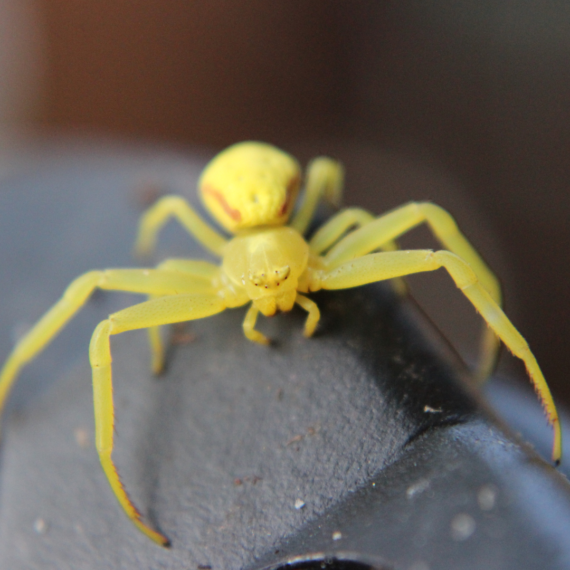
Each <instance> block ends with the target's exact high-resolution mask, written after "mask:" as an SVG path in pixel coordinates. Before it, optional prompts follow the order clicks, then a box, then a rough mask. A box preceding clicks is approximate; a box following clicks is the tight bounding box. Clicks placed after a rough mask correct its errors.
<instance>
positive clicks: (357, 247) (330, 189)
mask: <svg viewBox="0 0 570 570" xmlns="http://www.w3.org/2000/svg"><path fill="white" fill-rule="evenodd" d="M342 179H343V171H342V167H341V166H340V164H339V163H338V162H336V161H334V160H331V159H329V158H324V157H320V158H317V159H315V160H313V161H312V162H311V163H310V165H309V167H308V169H307V177H306V183H305V194H304V198H303V201H302V203H301V205H300V207H299V209H298V210H297V212H296V213H295V214H294V215H293V217H292V219H291V221H290V222H289V223H287V222H288V220H289V218H290V217H291V213H292V210H293V207H294V205H295V200H296V197H297V193H298V191H299V187H300V182H301V171H300V168H299V165H298V163H297V161H296V160H295V159H293V158H292V157H291V156H289V155H288V154H286V153H284V152H282V151H281V150H278V149H277V148H275V147H273V146H270V145H268V144H264V143H258V142H244V143H239V144H236V145H234V146H232V147H230V148H228V149H226V150H225V151H223V152H222V153H220V154H219V155H218V156H216V157H215V158H214V159H213V160H212V161H211V162H210V163H209V165H208V166H207V167H206V169H205V170H204V172H203V174H202V176H201V178H200V182H199V193H200V195H201V197H202V199H203V201H204V203H205V205H206V207H207V208H208V209H209V211H210V212H211V214H212V215H213V217H214V218H215V219H216V220H217V221H218V222H219V223H220V224H221V225H222V226H223V227H224V228H225V229H226V230H228V231H229V232H230V233H232V234H234V237H232V238H231V239H227V238H226V237H224V236H223V235H222V234H220V233H219V232H218V231H216V230H215V229H213V228H212V227H210V226H209V225H208V224H207V223H206V222H204V221H203V220H202V219H201V218H200V217H199V216H198V214H197V213H196V212H195V211H194V210H193V209H192V207H191V206H190V205H189V204H188V203H187V202H186V201H185V200H183V199H182V198H180V197H177V196H165V197H163V198H162V199H160V200H159V201H158V202H157V203H156V204H155V205H153V206H152V207H150V208H149V209H148V211H147V212H146V213H145V214H144V215H143V217H142V219H141V222H140V227H139V233H138V238H137V242H136V249H137V251H138V253H140V254H148V253H150V252H151V251H152V250H153V248H154V244H155V241H156V237H157V234H158V232H159V230H160V228H161V227H162V226H163V225H164V224H165V223H166V222H167V221H168V220H169V219H170V218H171V217H174V218H176V219H177V220H178V221H179V222H180V223H181V224H182V226H184V228H185V229H186V230H187V231H188V232H189V233H190V234H191V235H193V236H194V238H195V239H197V240H198V241H199V242H200V243H201V244H202V245H203V246H204V247H205V248H206V249H207V250H209V251H210V252H211V253H213V254H214V255H216V256H218V257H220V258H221V265H220V266H218V265H214V264H212V263H209V262H206V261H198V260H187V259H171V260H167V261H165V262H164V263H162V264H160V265H159V266H158V267H156V269H108V270H104V271H90V272H88V273H85V274H84V275H81V276H80V277H78V278H77V279H75V281H73V282H72V283H71V284H70V285H69V287H68V288H67V289H66V290H65V292H64V294H63V296H62V298H61V299H60V300H59V301H58V302H57V303H56V304H55V305H54V306H53V307H52V308H51V309H50V310H49V311H48V312H47V313H46V314H45V315H44V316H43V317H42V318H41V319H40V320H39V321H38V322H37V323H36V325H35V326H34V327H33V328H32V329H31V330H30V331H29V332H28V333H27V334H26V335H25V336H24V337H23V338H22V339H21V340H20V341H19V342H18V344H17V345H16V346H15V348H14V350H13V351H12V353H11V354H10V356H9V357H8V359H7V361H6V363H5V364H4V368H3V369H2V372H1V374H0V411H1V410H2V408H3V406H4V403H5V401H6V398H7V396H8V394H9V392H10V388H11V387H12V385H13V383H14V381H15V379H16V377H17V375H18V373H19V371H20V370H21V368H22V367H23V366H24V365H25V364H26V363H27V362H29V361H30V360H31V359H33V358H34V357H35V356H36V355H37V354H38V353H39V352H40V351H41V350H42V349H43V348H44V347H45V346H46V345H47V344H48V342H50V341H51V340H52V338H53V337H54V336H55V335H56V334H57V333H58V332H59V330H60V329H61V328H62V327H63V326H64V325H65V324H66V323H67V321H68V320H69V319H71V317H72V316H73V315H74V314H75V313H76V312H77V311H78V310H79V309H80V308H81V307H82V306H83V304H84V303H85V302H86V301H87V299H88V298H89V296H90V295H91V293H92V292H93V291H94V290H95V289H97V288H99V289H108V290H114V291H129V292H134V293H141V294H143V295H148V297H149V299H148V300H147V301H145V302H143V303H140V304H138V305H134V306H132V307H129V308H126V309H123V310H122V311H119V312H117V313H114V314H112V315H110V316H109V318H108V319H106V320H104V321H102V322H101V323H100V324H99V325H98V326H97V328H96V329H95V332H94V333H93V337H92V339H91V344H90V347H89V356H90V362H91V367H92V371H93V397H94V407H95V436H96V447H97V451H98V453H99V457H100V460H101V464H102V467H103V470H104V472H105V474H106V475H107V478H108V480H109V483H110V485H111V488H112V490H113V492H114V493H115V496H116V497H117V499H118V501H119V503H120V505H121V506H122V507H123V509H124V511H125V512H126V514H127V515H128V517H129V518H130V519H131V520H132V522H133V523H134V524H135V525H136V526H137V528H139V529H140V530H141V531H142V532H143V533H144V534H145V535H146V536H148V537H149V538H151V539H152V540H154V541H155V542H157V543H158V544H161V545H163V546H167V545H168V544H169V541H168V539H167V538H166V537H165V536H164V535H162V534H160V533H159V532H157V531H155V530H154V529H152V528H151V527H150V526H148V525H147V524H145V522H143V520H142V517H141V515H140V514H139V512H138V511H137V509H136V508H135V506H134V505H133V503H132V502H131V500H130V499H129V497H128V495H127V493H126V491H125V489H124V487H123V485H122V483H121V481H120V479H119V476H118V474H117V471H116V468H115V465H114V463H113V460H112V458H111V453H112V451H113V415H114V406H113V386H112V376H111V351H110V337H111V336H112V335H115V334H118V333H121V332H125V331H129V330H133V329H140V328H148V329H149V338H150V346H151V353H152V368H153V371H154V372H160V370H161V369H162V367H163V362H164V352H163V348H162V343H161V340H160V335H159V327H160V326H161V325H166V324H171V323H177V322H181V321H189V320H194V319H200V318H203V317H209V316H212V315H215V314H216V313H220V312H222V311H224V310H225V309H230V308H234V307H241V306H243V305H247V304H249V308H248V310H247V312H246V315H245V319H244V321H243V331H244V334H245V336H246V337H247V338H248V339H249V340H251V341H254V342H257V343H260V344H268V342H269V340H268V339H267V338H266V337H265V336H264V335H263V334H261V333H260V332H259V331H257V330H256V328H255V323H256V320H257V317H258V314H259V313H262V314H263V315H265V316H271V315H273V314H275V313H276V312H278V311H290V310H291V309H292V308H293V306H294V305H295V304H297V305H299V306H300V307H301V308H302V309H304V310H305V311H306V312H307V314H308V316H307V320H306V322H305V328H304V334H305V336H307V337H310V336H311V335H312V334H313V332H314V331H315V327H316V326H317V323H318V321H319V309H318V307H317V305H316V304H315V302H314V301H312V300H311V299H310V298H309V297H308V296H307V294H309V293H311V292H313V291H318V290H320V289H347V288H351V287H357V286H359V285H364V284H367V283H372V282H375V281H382V280H386V279H397V278H401V277H403V276H406V275H410V274H412V273H420V272H425V271H434V270H436V269H439V268H442V267H443V268H444V269H445V270H446V271H447V272H448V273H449V275H450V276H451V278H452V279H453V281H454V282H455V284H456V285H457V287H458V288H459V289H460V290H461V291H462V292H463V294H464V295H465V296H466V297H467V298H468V299H469V300H470V301H471V303H472V304H473V306H474V307H475V309H476V310H477V311H478V312H479V313H480V314H481V316H482V317H483V319H484V320H485V321H486V323H487V324H488V325H489V326H488V327H487V328H486V329H485V331H484V334H483V344H482V359H481V364H480V366H479V371H478V373H479V376H480V377H482V378H484V377H485V376H486V375H488V374H489V372H490V371H491V370H492V367H493V365H494V362H495V359H496V355H497V350H498V347H499V342H501V341H502V342H503V343H504V344H505V345H506V346H507V347H508V348H509V350H510V351H511V352H512V353H513V354H514V355H515V356H517V357H519V358H520V359H521V360H522V361H523V362H524V363H525V365H526V368H527V371H528V374H529V376H530V380H531V382H532V383H533V385H534V388H535V390H536V392H537V394H538V397H539V399H540V401H541V403H542V405H543V407H544V410H545V413H546V416H547V419H548V422H549V423H550V424H551V425H552V427H553V429H554V443H553V452H552V457H553V460H554V461H555V462H559V460H560V457H561V451H562V443H561V430H560V424H559V421H558V415H557V412H556V407H555V405H554V401H553V399H552V396H551V394H550V390H549V388H548V386H547V384H546V381H545V380H544V377H543V375H542V372H541V370H540V368H539V366H538V364H537V362H536V359H535V357H534V355H533V354H532V352H531V351H530V349H529V347H528V345H527V343H526V341H525V340H524V338H523V337H522V336H521V334H520V333H519V332H518V330H517V329H516V328H515V327H514V326H513V324H512V323H511V322H510V320H509V319H508V318H507V316H506V315H505V314H504V312H503V311H502V309H501V292H500V287H499V284H498V281H497V279H496V277H495V276H494V274H493V273H492V272H491V270H490V269H489V268H488V267H487V265H486V264H485V262H484V261H483V260H482V258H481V257H480V255H479V254H478V253H477V251H476V250H475V249H474V248H473V246H472V245H471V244H470V243H469V242H468V241H467V239H466V238H465V237H464V236H463V235H462V234H461V232H460V231H459V229H458V228H457V225H456V223H455V221H454V220H453V218H452V217H451V216H450V215H449V214H448V213H447V212H446V211H445V210H443V209H442V208H440V207H438V206H436V205H434V204H431V203H426V202H412V203H409V204H406V205H404V206H401V207H399V208H396V209H395V210H392V211H391V212H388V213H387V214H384V215H382V216H380V217H375V216H373V215H371V214H369V213H368V212H366V211H364V210H361V209H358V208H349V209H346V210H343V211H341V212H340V213H338V214H337V215H335V216H333V217H332V218H331V219H330V220H329V221H328V222H326V223H325V224H324V225H323V226H322V227H321V228H320V229H319V230H318V231H317V232H316V233H315V234H314V235H313V237H312V238H311V239H310V240H309V241H306V240H305V239H304V238H303V234H304V233H305V231H306V230H307V227H308V226H309V224H310V222H311V219H312V218H313V215H314V212H315V209H316V206H317V204H318V202H319V200H321V199H322V198H326V199H328V200H329V201H331V202H333V203H338V202H339V200H340V194H341V189H342ZM422 223H427V224H428V226H429V227H430V229H431V230H432V232H433V233H434V235H435V237H436V238H437V239H438V240H439V241H440V242H441V244H442V245H443V246H444V248H446V249H445V250H441V251H432V250H411V251H400V250H397V247H396V245H395V241H394V240H396V239H397V238H398V237H399V236H401V235H402V234H404V233H405V232H407V231H409V230H410V229H412V228H414V227H416V226H418V225H419V224H422ZM354 228H356V229H354Z"/></svg>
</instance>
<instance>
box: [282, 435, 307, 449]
mask: <svg viewBox="0 0 570 570" xmlns="http://www.w3.org/2000/svg"><path fill="white" fill-rule="evenodd" d="M303 437H304V436H303V435H301V434H300V433H299V434H297V435H294V436H293V437H292V438H291V439H290V440H289V441H288V442H287V443H286V444H285V447H289V446H290V445H293V444H294V443H299V442H300V441H303Z"/></svg>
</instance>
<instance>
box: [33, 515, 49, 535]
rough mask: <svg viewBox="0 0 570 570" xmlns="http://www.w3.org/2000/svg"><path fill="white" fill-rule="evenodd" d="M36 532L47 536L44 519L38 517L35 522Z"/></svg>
mask: <svg viewBox="0 0 570 570" xmlns="http://www.w3.org/2000/svg"><path fill="white" fill-rule="evenodd" d="M34 530H35V531H36V532H37V533H38V534H45V533H46V531H47V523H46V521H44V519H42V518H41V517H38V518H37V519H36V520H35V521H34Z"/></svg>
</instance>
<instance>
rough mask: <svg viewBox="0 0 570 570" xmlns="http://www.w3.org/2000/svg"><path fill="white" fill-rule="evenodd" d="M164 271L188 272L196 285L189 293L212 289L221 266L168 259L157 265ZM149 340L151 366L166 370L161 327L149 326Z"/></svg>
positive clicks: (198, 261) (196, 261)
mask: <svg viewBox="0 0 570 570" xmlns="http://www.w3.org/2000/svg"><path fill="white" fill-rule="evenodd" d="M157 269H159V270H162V271H177V272H180V273H184V274H188V275H189V276H191V277H192V278H193V279H194V287H195V288H193V289H192V290H187V291H186V292H187V293H207V292H208V291H211V289H212V280H213V279H214V278H215V277H216V276H217V274H218V273H219V271H220V270H219V267H218V266H216V265H214V264H213V263H209V262H207V261H201V260H195V259H167V260H165V261H163V262H162V263H160V264H159V265H158V266H157ZM148 340H149V345H150V354H151V368H152V372H153V373H154V374H160V373H161V372H162V371H163V370H164V361H165V354H164V345H163V342H162V337H161V334H160V327H158V326H157V327H149V328H148Z"/></svg>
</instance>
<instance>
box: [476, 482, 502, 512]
mask: <svg viewBox="0 0 570 570" xmlns="http://www.w3.org/2000/svg"><path fill="white" fill-rule="evenodd" d="M497 494H498V490H497V488H496V487H495V486H493V485H483V487H481V488H480V489H479V492H478V493H477V503H479V508H480V509H481V510H482V511H491V510H493V508H494V507H495V503H496V502H497Z"/></svg>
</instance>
